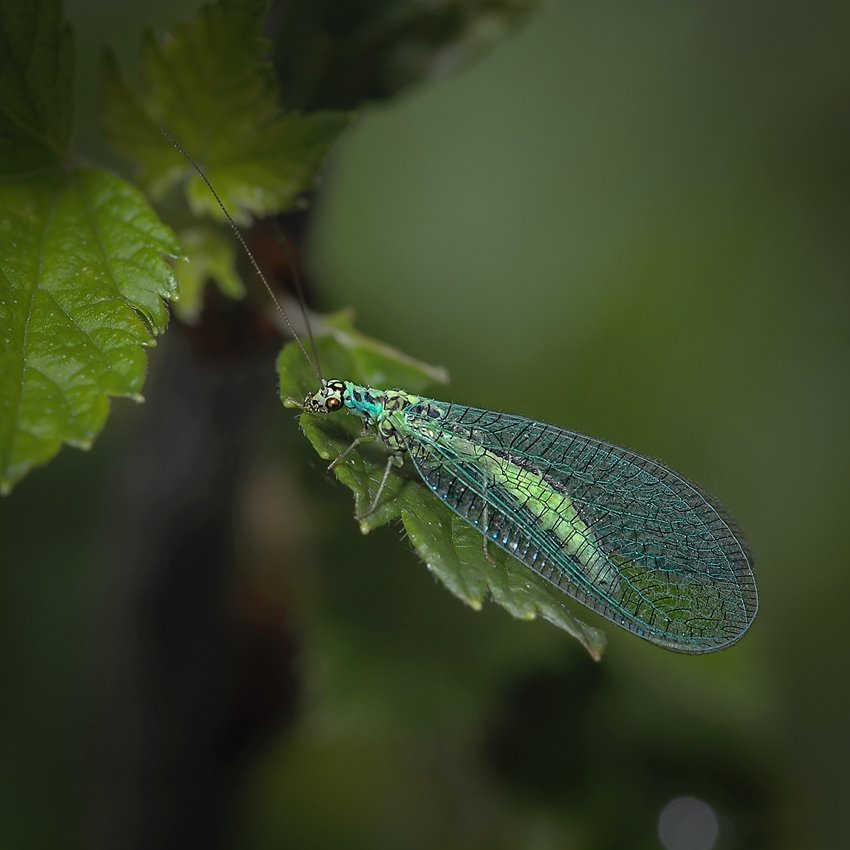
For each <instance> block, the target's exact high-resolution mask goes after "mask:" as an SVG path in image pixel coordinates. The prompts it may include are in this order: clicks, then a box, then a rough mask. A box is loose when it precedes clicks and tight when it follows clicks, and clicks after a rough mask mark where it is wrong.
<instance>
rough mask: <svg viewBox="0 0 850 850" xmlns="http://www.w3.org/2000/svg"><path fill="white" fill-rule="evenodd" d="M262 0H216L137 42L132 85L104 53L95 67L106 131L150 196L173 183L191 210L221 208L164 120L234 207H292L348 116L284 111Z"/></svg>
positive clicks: (239, 211)
mask: <svg viewBox="0 0 850 850" xmlns="http://www.w3.org/2000/svg"><path fill="white" fill-rule="evenodd" d="M265 10H266V3H265V0H220V2H218V3H215V4H212V5H208V6H204V7H203V8H202V9H201V10H200V12H199V13H198V14H197V16H196V17H195V18H193V19H192V20H191V21H189V22H187V23H184V24H180V25H178V26H176V27H175V28H174V30H173V31H172V32H171V33H170V34H169V35H168V36H166V37H162V38H154V37H153V36H150V35H149V36H148V37H147V38H146V40H145V42H144V45H143V48H142V63H141V64H142V68H141V72H142V80H143V82H142V87H141V91H140V92H138V93H137V92H134V91H133V90H132V89H131V88H130V86H129V85H128V84H127V82H126V80H125V79H124V77H123V76H122V74H121V71H120V69H119V68H118V65H117V63H116V61H115V59H114V58H113V57H112V56H111V55H107V57H106V59H105V61H104V66H103V72H102V75H101V79H102V85H103V92H104V125H105V131H106V134H107V136H108V138H109V139H110V141H111V142H112V144H113V145H114V147H115V148H116V149H117V150H118V151H119V152H120V153H121V154H123V155H124V156H126V157H127V158H128V159H129V160H131V161H132V162H133V163H134V164H135V165H136V166H137V168H138V169H139V178H140V181H141V183H142V185H143V186H144V187H145V189H146V190H147V191H148V192H149V194H150V195H151V197H152V198H153V199H154V200H159V199H161V198H162V197H163V196H164V195H165V194H166V193H167V192H168V191H169V190H170V189H171V188H173V187H174V186H175V185H176V184H178V183H179V182H182V181H185V183H186V197H187V200H188V202H189V204H190V206H191V208H192V209H193V211H194V212H195V213H196V214H206V215H209V216H212V217H213V218H215V219H217V220H221V219H222V218H223V214H222V212H221V210H220V208H219V207H218V204H217V203H216V201H215V199H214V198H213V197H212V195H211V193H210V191H209V189H208V188H207V187H206V186H205V185H204V183H203V181H202V180H201V179H200V177H199V176H198V175H197V173H196V172H195V171H194V169H193V168H192V166H191V165H190V164H189V163H188V162H187V161H186V159H185V158H184V157H183V156H182V154H180V152H179V151H177V150H176V149H175V148H174V147H173V146H172V145H171V144H170V143H169V142H168V141H167V140H166V139H165V138H164V137H163V136H162V135H161V133H160V131H159V128H160V127H165V128H166V129H167V130H168V131H169V132H170V133H171V134H172V135H173V136H174V137H175V138H176V139H177V140H178V141H179V142H180V144H181V145H182V146H183V147H184V148H185V149H186V150H187V151H188V152H189V153H190V154H191V155H192V156H193V157H194V158H195V159H196V160H197V161H198V162H199V163H200V165H201V166H202V168H203V169H204V170H205V171H206V173H207V176H208V177H209V178H210V180H211V182H212V184H213V185H214V186H215V187H216V191H217V192H218V193H219V195H220V196H221V198H222V200H223V201H224V203H225V205H226V206H227V207H228V209H229V210H230V212H231V214H232V215H233V216H234V218H236V220H237V221H239V222H240V223H242V224H247V223H249V221H250V217H251V216H252V215H253V216H263V215H268V214H271V213H278V212H282V211H283V210H286V209H289V208H291V207H293V206H295V205H296V204H297V202H298V196H299V195H300V194H301V193H302V192H304V191H306V190H307V189H309V188H311V186H312V185H313V184H314V182H315V180H316V175H317V171H318V169H319V166H320V165H321V163H322V162H323V161H324V158H325V156H326V155H327V152H328V150H329V149H330V147H331V145H332V144H333V142H334V141H335V140H336V138H337V137H338V136H339V134H340V133H341V132H342V131H343V130H344V129H345V127H346V126H347V125H348V123H349V122H350V120H351V115H350V114H348V113H341V112H322V113H316V114H313V115H301V114H299V113H296V112H291V113H288V114H286V115H284V114H282V112H281V110H280V107H279V93H278V89H277V83H276V81H275V78H274V76H273V74H272V71H271V68H270V66H269V64H268V62H267V60H266V54H267V42H266V41H265V39H263V38H262V37H261V31H262V26H263V21H264V18H265Z"/></svg>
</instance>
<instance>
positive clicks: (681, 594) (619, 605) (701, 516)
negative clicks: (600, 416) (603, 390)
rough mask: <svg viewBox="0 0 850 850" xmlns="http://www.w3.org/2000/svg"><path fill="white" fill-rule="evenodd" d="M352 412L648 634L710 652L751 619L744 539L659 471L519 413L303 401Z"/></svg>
mask: <svg viewBox="0 0 850 850" xmlns="http://www.w3.org/2000/svg"><path fill="white" fill-rule="evenodd" d="M343 408H346V409H348V410H349V411H351V412H353V413H355V414H357V415H358V416H359V417H360V418H361V419H363V421H364V423H365V426H366V427H367V429H371V430H373V431H374V432H375V434H376V435H377V436H378V438H379V439H380V440H381V441H382V442H383V443H384V444H385V445H386V446H387V447H388V449H389V450H390V460H391V462H395V463H399V464H400V463H401V462H402V458H403V456H404V455H405V454H407V455H409V456H410V458H411V460H412V461H413V464H414V465H415V467H416V469H417V471H418V473H419V475H420V476H421V477H422V480H423V481H424V482H425V484H426V485H427V486H428V487H429V488H430V489H431V490H432V491H433V492H434V493H435V495H437V496H438V497H439V498H440V499H442V500H443V502H445V503H446V505H448V507H449V508H451V509H452V510H453V511H454V512H455V513H456V514H458V515H459V516H460V517H462V518H463V519H464V520H466V521H467V522H468V523H470V524H471V525H472V526H474V527H475V528H477V529H479V530H480V531H481V533H482V534H483V535H485V536H486V538H487V540H492V541H493V542H494V543H495V544H496V545H498V546H500V547H501V548H502V549H504V550H505V551H507V552H508V553H509V554H511V555H512V556H513V557H515V558H516V559H518V560H519V561H521V562H522V563H523V564H525V565H526V566H528V567H530V568H531V569H532V570H534V571H535V572H536V573H537V574H538V575H540V576H542V577H543V578H544V579H546V580H547V581H549V582H551V583H552V584H553V585H555V586H556V587H558V588H559V589H561V590H563V591H564V592H565V593H567V594H569V595H570V596H571V597H573V598H574V599H576V600H577V601H578V602H581V603H582V604H584V605H586V606H587V607H588V608H591V609H592V610H594V611H596V612H597V613H599V614H601V615H602V616H603V617H606V618H607V619H609V620H611V621H612V622H614V623H616V624H617V625H619V626H621V627H622V628H624V629H627V630H628V631H630V632H633V633H634V634H636V635H638V636H639V637H642V638H644V639H646V640H648V641H651V642H652V643H656V644H659V645H661V646H664V647H667V648H668V649H673V650H676V651H679V652H688V653H703V652H712V651H715V650H718V649H723V648H724V647H726V646H729V645H730V644H732V643H734V642H735V641H737V640H738V639H739V638H740V637H741V636H742V635H743V634H744V632H745V631H746V630H747V629H748V628H749V626H750V624H751V623H752V621H753V618H754V617H755V615H756V611H757V609H758V590H757V587H756V582H755V577H754V575H753V571H752V556H751V555H750V552H749V550H748V548H747V545H746V543H745V542H744V539H743V536H742V534H741V532H740V530H739V529H738V528H737V526H736V524H735V523H734V521H733V520H732V519H731V517H730V516H729V515H728V514H727V513H726V511H725V510H724V509H723V508H722V507H721V506H720V505H719V504H718V503H717V502H716V501H715V500H714V499H713V498H712V497H711V496H709V495H708V494H707V493H705V492H704V491H703V490H701V489H700V488H699V487H698V486H697V485H695V484H693V483H691V482H690V481H688V480H687V479H685V478H684V477H682V476H681V475H679V474H678V473H677V472H674V471H673V470H671V469H669V468H668V467H666V466H664V465H663V464H661V463H659V462H658V461H655V460H652V459H650V458H647V457H643V456H642V455H639V454H636V453H635V452H632V451H629V450H628V449H624V448H621V447H619V446H615V445H612V444H610V443H605V442H602V441H600V440H596V439H593V438H592V437H586V436H584V435H582V434H577V433H575V432H573V431H567V430H564V429H562V428H557V427H555V426H553V425H546V424H544V423H541V422H536V421H534V420H531V419H526V418H523V417H521V416H513V415H509V414H504V413H496V412H493V411H488V410H481V409H477V408H472V407H466V406H463V405H458V404H450V403H446V402H441V401H435V400H433V399H428V398H421V397H419V396H414V395H410V394H408V393H405V392H402V391H401V390H376V389H372V388H371V387H364V386H360V385H358V384H353V383H351V382H349V381H336V380H330V381H323V382H322V387H321V389H320V390H319V391H318V392H317V393H315V394H314V395H311V396H308V397H307V399H306V400H305V402H304V409H305V410H306V411H307V412H309V413H328V412H332V411H335V410H341V409H343ZM387 470H389V465H388V467H387ZM385 480H386V476H385ZM379 493H380V488H379Z"/></svg>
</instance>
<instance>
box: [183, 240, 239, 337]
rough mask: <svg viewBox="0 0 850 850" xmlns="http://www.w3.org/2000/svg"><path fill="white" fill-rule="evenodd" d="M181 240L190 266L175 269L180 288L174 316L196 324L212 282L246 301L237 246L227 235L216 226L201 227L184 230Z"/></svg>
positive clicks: (223, 290) (225, 292)
mask: <svg viewBox="0 0 850 850" xmlns="http://www.w3.org/2000/svg"><path fill="white" fill-rule="evenodd" d="M179 238H180V245H181V246H182V247H183V250H184V251H185V252H186V256H187V257H188V258H189V262H187V263H180V264H179V265H178V266H177V267H176V268H175V269H174V273H175V275H176V277H177V282H178V283H179V284H180V290H179V292H180V297H179V299H177V300H176V301H175V302H174V312H175V313H176V314H177V315H178V316H179V317H180V318H181V319H182V320H183V321H184V322H186V323H187V324H194V323H195V322H197V320H198V318H199V316H200V314H201V308H202V307H203V295H204V285H205V284H206V282H207V281H208V280H212V281H215V283H216V285H217V286H218V288H219V289H220V290H221V292H222V293H223V294H224V295H227V296H228V297H229V298H242V297H243V296H244V295H245V284H244V283H243V282H242V278H241V277H239V272H238V271H237V270H236V246H235V244H234V243H233V240H232V239H231V238H229V237H228V236H227V234H225V233H223V232H222V231H221V230H219V229H218V228H216V227H215V226H210V225H205V224H199V225H196V226H194V227H187V228H186V229H185V230H181V231H180V234H179Z"/></svg>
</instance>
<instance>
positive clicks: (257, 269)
mask: <svg viewBox="0 0 850 850" xmlns="http://www.w3.org/2000/svg"><path fill="white" fill-rule="evenodd" d="M159 131H160V132H161V133H162V135H163V136H165V138H166V139H168V141H169V142H171V144H172V145H174V147H175V148H177V150H178V151H180V153H182V154H183V156H185V157H186V159H187V160H188V161H189V162H190V163H191V164H192V167H193V168H194V169H195V171H197V172H198V174H199V175H200V177H201V179H202V180H203V181H204V183H206V184H207V188H208V189H209V190H210V193H211V194H212V196H213V197H214V198H215V200H216V203H217V204H218V205H219V207H221V211H222V212H223V213H224V215H225V217H226V218H227V221H228V223H229V224H230V229H231V230H232V231H233V233H234V234H235V236H236V238H237V239H238V240H239V242H240V244H241V245H242V247H243V248H244V249H245V253H246V254H247V255H248V259H249V260H250V261H251V265H252V266H253V267H254V271H255V272H256V273H257V277H259V278H260V280H261V281H262V282H263V286H265V288H266V289H267V290H268V293H269V295H271V297H272V301H274V305H275V307H277V309H278V312H279V313H280V315H281V316H283V320H284V321H285V322H286V326H287V327H288V328H289V330H290V332H291V333H292V336H293V338H294V339H295V341H296V342H297V343H298V346H299V348H300V349H301V351H302V352H304V357H305V358H306V360H307V362H308V363H309V364H310V367H311V368H312V370H313V371H314V372H315V373H316V377H317V378H318V379H319V380H320V381H321V380H322V373H321V372H320V371H319V367H318V365H317V364H316V363H314V362H313V358H312V357H310V355H309V354H308V353H307V349H306V348H305V347H304V343H303V342H301V337H300V336H298V334H297V333H296V332H295V328H294V327H293V326H292V322H290V321H289V316H287V315H286V311H285V310H284V309H283V307H282V306H281V303H280V301H278V300H277V296H276V295H275V294H274V290H273V289H272V288H271V286H270V285H269V282H268V281H267V280H266V276H265V275H264V274H263V272H262V269H261V268H260V266H259V263H257V261H256V260H255V259H254V255H253V253H252V252H251V249H250V248H249V247H248V243H247V242H246V241H245V237H244V236H243V235H242V231H241V230H240V229H239V228H238V227H237V226H236V222H235V221H234V220H233V216H231V215H230V213H229V212H228V211H227V207H226V206H225V205H224V201H222V200H221V198H220V197H219V195H218V192H216V190H215V189H214V188H213V185H212V183H210V181H209V178H208V177H207V175H206V174H205V173H204V170H203V169H202V168H201V166H200V165H198V163H197V162H195V160H194V159H193V158H192V156H191V155H190V154H189V153H188V152H187V151H186V149H185V148H184V147H183V145H181V144H180V143H179V142H178V141H177V140H176V139H175V138H174V136H172V135H171V133H169V132H168V130H166V129H165V127H160V128H159ZM293 262H294V261H293ZM305 315H306V311H305ZM308 327H309V323H308ZM311 338H312V334H311Z"/></svg>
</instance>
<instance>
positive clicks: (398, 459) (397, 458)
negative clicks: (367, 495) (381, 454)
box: [354, 452, 404, 522]
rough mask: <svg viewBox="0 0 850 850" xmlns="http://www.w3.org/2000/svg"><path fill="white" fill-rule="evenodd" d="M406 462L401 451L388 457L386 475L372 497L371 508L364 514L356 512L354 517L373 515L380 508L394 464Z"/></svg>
mask: <svg viewBox="0 0 850 850" xmlns="http://www.w3.org/2000/svg"><path fill="white" fill-rule="evenodd" d="M403 463H404V456H403V455H402V454H401V453H400V452H394V453H392V454H391V455H390V456H389V457H388V458H387V465H386V467H385V468H384V475H383V477H382V478H381V483H380V484H379V485H378V490H377V492H376V493H375V498H374V499H372V504H371V505H370V506H369V509H368V510H367V511H365V512H364V513H362V514H355V516H354V519H356V520H357V521H358V522H360V521H361V520H364V519H366V517H367V516H371V515H372V514H373V513H375V511H376V510H377V509H378V505H379V504H380V501H381V495H382V494H383V492H384V487H386V486H387V479H388V478H389V477H390V470H391V469H392V468H393V466H401V465H402V464H403Z"/></svg>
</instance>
